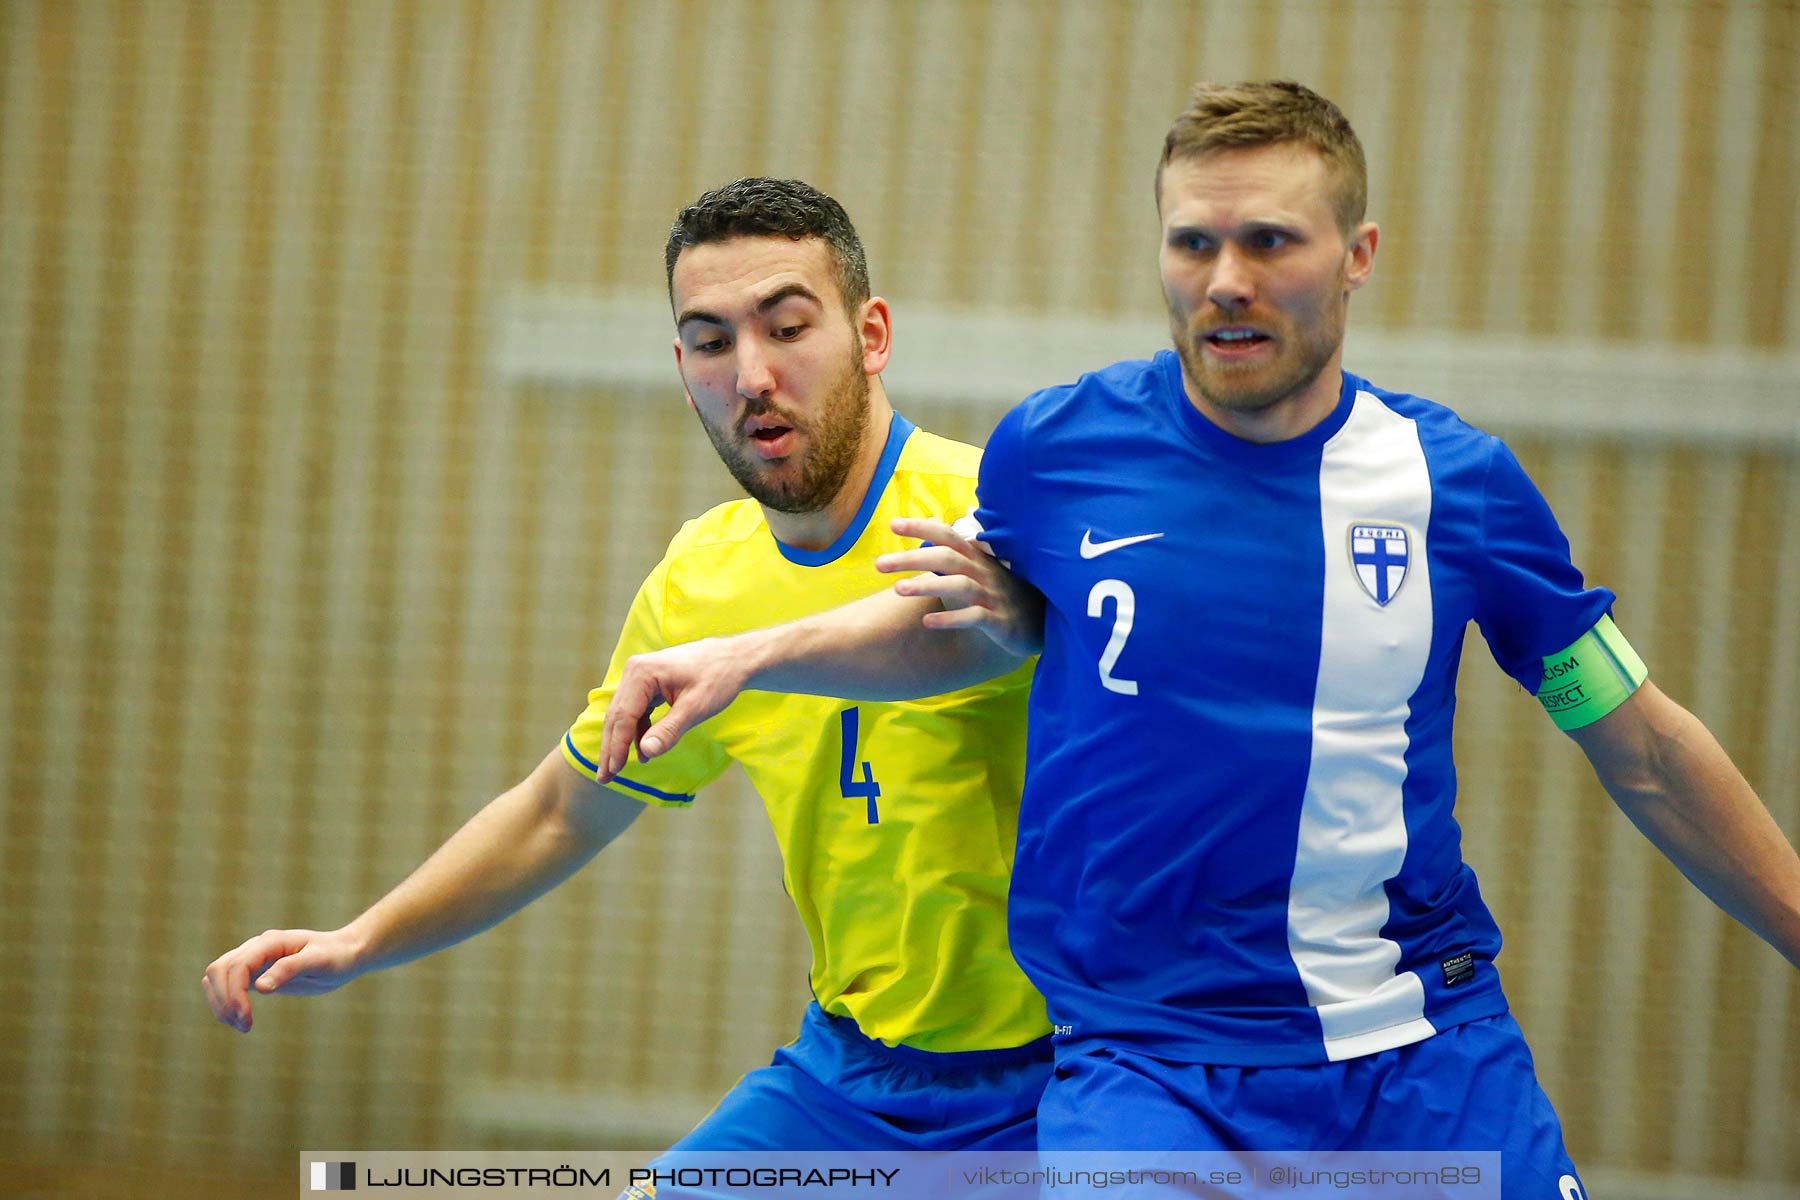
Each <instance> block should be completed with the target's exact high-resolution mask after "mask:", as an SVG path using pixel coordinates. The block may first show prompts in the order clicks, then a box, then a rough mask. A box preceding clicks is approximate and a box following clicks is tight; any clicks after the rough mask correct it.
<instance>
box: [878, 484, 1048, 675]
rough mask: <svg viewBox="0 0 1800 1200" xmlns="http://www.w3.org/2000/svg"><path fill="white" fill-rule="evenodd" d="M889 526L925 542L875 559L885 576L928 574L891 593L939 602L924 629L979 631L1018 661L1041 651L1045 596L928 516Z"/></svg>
mask: <svg viewBox="0 0 1800 1200" xmlns="http://www.w3.org/2000/svg"><path fill="white" fill-rule="evenodd" d="M889 527H890V528H891V529H892V530H893V531H894V532H895V533H897V534H900V535H901V536H902V537H913V538H918V539H920V540H921V541H923V542H925V543H927V544H926V545H923V546H920V547H919V548H918V549H916V550H897V551H894V552H893V553H891V554H884V555H882V556H881V557H880V558H878V559H876V560H875V568H876V570H878V571H882V572H884V573H887V574H893V573H895V572H899V571H923V572H926V574H923V575H914V576H911V577H909V578H906V579H901V580H899V581H897V582H896V583H895V584H894V591H895V593H896V594H898V595H901V596H931V597H935V598H936V599H937V600H939V601H940V602H942V604H943V606H944V608H943V611H941V612H932V613H927V614H925V617H924V624H925V627H926V628H927V629H979V630H980V631H981V632H982V633H984V634H986V635H987V636H988V637H989V638H990V639H992V640H993V642H994V644H995V645H997V646H999V647H1000V648H1001V649H1002V650H1005V651H1006V652H1007V653H1008V654H1011V655H1013V656H1014V657H1016V658H1021V659H1023V658H1029V657H1030V656H1032V655H1033V654H1036V653H1038V652H1039V651H1040V650H1042V649H1043V648H1044V597H1043V596H1042V594H1040V593H1039V592H1038V590H1037V589H1036V588H1034V587H1032V586H1031V585H1030V584H1028V583H1026V582H1025V581H1024V580H1022V579H1020V578H1018V577H1017V576H1016V575H1014V574H1013V573H1012V572H1011V571H1009V570H1007V569H1006V567H1005V566H1004V565H1003V564H1002V563H1001V562H1000V560H999V559H997V558H995V557H994V554H993V552H992V551H991V550H989V549H988V548H987V547H986V546H984V545H982V544H981V543H980V542H978V541H976V540H974V539H973V538H968V537H964V536H963V535H962V534H961V533H958V532H957V531H956V528H955V527H954V526H952V525H949V524H947V523H945V522H943V521H937V520H932V519H931V518H928V517H900V518H898V519H896V520H895V521H893V522H892V524H891V525H890V526H889Z"/></svg>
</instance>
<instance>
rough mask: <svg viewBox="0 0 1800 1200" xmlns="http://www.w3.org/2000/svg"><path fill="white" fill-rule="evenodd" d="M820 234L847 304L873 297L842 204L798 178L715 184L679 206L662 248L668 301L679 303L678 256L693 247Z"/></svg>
mask: <svg viewBox="0 0 1800 1200" xmlns="http://www.w3.org/2000/svg"><path fill="white" fill-rule="evenodd" d="M768 236H775V237H789V238H793V239H794V240H795V241H800V240H801V239H803V238H819V239H820V240H822V241H823V242H824V243H825V245H826V246H827V247H828V248H829V249H830V251H831V265H832V268H833V272H834V273H835V274H836V276H837V284H838V291H839V292H841V293H843V297H844V307H845V309H846V310H848V311H851V312H854V311H855V309H856V307H857V305H859V304H861V303H862V302H863V301H864V300H867V299H868V298H869V263H868V259H867V258H866V257H865V256H864V254H863V247H862V240H861V239H860V238H858V237H857V236H856V227H855V226H854V225H852V224H850V216H849V214H848V213H846V212H845V211H844V206H843V205H841V204H839V203H838V202H837V201H836V200H833V199H832V198H831V197H830V196H827V195H826V194H825V193H824V192H821V191H820V190H819V189H818V188H816V187H813V186H812V185H811V184H808V183H802V182H801V181H800V180H798V179H765V178H762V177H760V176H758V177H752V178H748V179H739V180H736V181H734V182H732V183H728V184H726V185H725V186H724V187H719V188H714V189H713V190H712V191H710V192H708V193H706V195H704V196H702V197H700V198H699V199H698V200H696V201H694V202H693V203H692V204H690V205H688V206H687V207H686V208H684V209H682V210H681V215H680V216H678V217H676V218H675V226H674V228H673V229H671V230H669V244H668V245H667V246H666V247H664V249H663V269H664V271H665V273H666V274H667V276H668V283H669V303H670V304H671V305H673V304H674V302H675V260H676V259H677V258H680V257H681V252H682V251H683V250H685V249H687V248H688V247H689V246H701V245H705V244H706V243H708V242H723V241H728V240H730V239H731V238H739V237H768Z"/></svg>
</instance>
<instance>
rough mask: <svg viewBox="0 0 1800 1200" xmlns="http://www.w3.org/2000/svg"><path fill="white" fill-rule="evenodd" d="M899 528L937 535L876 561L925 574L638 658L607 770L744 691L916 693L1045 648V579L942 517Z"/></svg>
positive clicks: (618, 698)
mask: <svg viewBox="0 0 1800 1200" xmlns="http://www.w3.org/2000/svg"><path fill="white" fill-rule="evenodd" d="M892 528H893V530H894V532H895V533H898V534H900V535H901V536H903V537H916V538H921V539H923V540H925V541H927V542H929V543H931V544H930V545H926V546H921V547H919V548H918V549H916V550H904V551H898V552H896V553H893V554H884V555H882V556H881V558H880V559H878V560H877V562H876V567H877V569H878V570H880V571H883V572H886V573H889V574H893V573H899V572H912V571H918V572H926V573H925V574H919V575H910V576H908V577H907V578H904V579H901V580H899V581H898V582H896V583H895V584H894V587H893V589H892V590H891V591H885V592H878V593H876V594H875V595H873V596H866V597H864V598H863V599H861V600H857V601H854V602H852V603H850V604H846V605H844V606H842V607H840V608H836V609H833V610H831V611H830V612H826V613H820V614H818V615H816V616H812V617H806V618H803V619H802V620H799V621H793V622H790V623H788V624H786V625H777V626H775V627H773V628H770V629H760V630H756V631H754V632H752V633H745V634H739V635H738V636H736V637H730V638H708V639H706V640H704V641H699V642H690V643H688V644H687V645H684V646H673V647H670V648H669V649H667V650H661V651H658V652H657V653H655V654H642V655H638V656H636V657H634V658H632V659H630V660H628V661H627V662H626V664H625V670H624V673H623V674H622V675H621V676H620V679H619V684H618V687H617V688H616V689H615V690H614V692H613V698H612V703H611V705H609V706H608V708H607V710H606V723H605V727H604V730H603V733H602V736H601V747H600V749H601V756H600V761H599V775H600V778H601V779H602V780H608V779H611V778H612V777H613V776H615V775H617V774H618V773H619V772H620V771H622V770H624V768H625V764H626V762H627V761H628V759H629V757H630V754H631V747H632V745H633V743H635V744H636V745H637V747H638V754H639V757H640V758H642V759H644V760H646V761H647V760H649V759H652V758H655V757H656V756H657V755H658V754H662V753H664V752H665V751H667V750H668V748H669V747H670V746H673V745H674V744H675V743H676V742H677V741H678V740H680V738H681V736H682V735H683V734H684V733H686V732H687V731H688V730H689V729H692V728H693V727H694V726H695V725H697V724H699V723H700V722H701V721H704V720H706V719H707V718H708V717H710V716H713V715H714V714H716V713H718V712H719V711H720V710H722V709H723V708H724V707H725V706H726V705H727V704H730V703H731V701H732V700H734V699H735V698H736V697H737V695H738V693H739V692H743V691H747V690H751V689H755V690H758V691H767V692H799V693H803V694H806V695H812V696H837V697H840V698H842V699H845V700H912V699H917V698H919V697H921V696H936V695H941V694H942V693H944V692H951V691H955V690H956V689H958V688H963V687H969V686H971V685H973V684H977V683H980V682H982V681H984V680H988V679H993V678H994V677H995V676H998V675H1004V674H1005V673H1006V672H1008V671H1010V670H1012V669H1013V668H1014V667H1016V666H1018V665H1019V664H1020V663H1021V662H1023V661H1024V660H1025V659H1027V658H1029V657H1030V656H1031V655H1033V654H1036V653H1037V652H1038V650H1039V649H1040V648H1041V647H1042V645H1043V629H1044V601H1043V597H1042V596H1040V595H1039V594H1038V592H1037V590H1036V589H1035V588H1033V587H1031V585H1030V584H1027V583H1025V582H1024V581H1023V580H1020V579H1019V578H1017V577H1016V576H1014V575H1013V574H1012V572H1010V571H1008V570H1007V569H1006V568H1005V567H1004V566H1002V565H1001V564H1000V563H999V562H997V561H995V559H994V557H993V556H992V555H990V554H989V553H987V551H986V549H985V548H984V547H982V546H981V545H980V544H979V543H977V542H974V541H971V540H970V539H967V538H965V537H963V536H962V535H961V534H959V533H957V532H956V531H955V530H954V529H952V528H951V527H950V526H949V525H947V524H945V523H944V522H942V521H933V520H927V519H922V518H911V517H903V518H901V519H899V520H896V521H894V522H893V525H892ZM665 703H666V704H668V705H669V711H668V712H667V713H665V714H664V715H663V718H662V720H660V721H658V722H656V724H655V725H654V726H652V725H651V723H650V720H649V716H650V713H651V712H652V711H653V710H654V709H655V708H656V707H657V706H658V705H660V704H665Z"/></svg>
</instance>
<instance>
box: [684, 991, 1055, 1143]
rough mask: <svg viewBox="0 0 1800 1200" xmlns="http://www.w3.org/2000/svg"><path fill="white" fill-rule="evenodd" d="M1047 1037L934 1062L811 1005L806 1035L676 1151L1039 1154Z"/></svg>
mask: <svg viewBox="0 0 1800 1200" xmlns="http://www.w3.org/2000/svg"><path fill="white" fill-rule="evenodd" d="M1050 1067H1051V1053H1050V1039H1049V1038H1048V1037H1044V1038H1040V1039H1039V1040H1037V1041H1035V1042H1030V1043H1027V1044H1026V1045H1023V1046H1018V1047H1014V1048H1012V1049H1007V1050H969V1051H963V1052H960V1053H954V1054H936V1053H932V1052H930V1051H926V1050H913V1049H911V1048H909V1047H906V1046H888V1045H885V1044H883V1043H881V1042H877V1041H875V1040H873V1039H872V1038H869V1037H867V1036H865V1035H864V1034H863V1032H862V1030H860V1029H858V1028H857V1027H856V1022H855V1021H852V1020H850V1019H849V1018H848V1017H834V1016H830V1015H828V1014H826V1013H825V1012H824V1011H823V1010H822V1009H820V1008H819V1006H818V1005H817V1004H816V1003H815V1004H811V1005H808V1006H807V1009H806V1016H805V1017H804V1018H803V1019H802V1020H801V1022H800V1036H799V1037H798V1038H796V1039H794V1041H793V1043H792V1044H791V1045H787V1046H783V1047H782V1048H781V1049H779V1050H777V1051H776V1052H775V1059H774V1061H773V1062H771V1063H770V1064H769V1065H768V1066H766V1067H762V1068H759V1069H758V1070H755V1071H752V1072H750V1073H749V1074H748V1075H746V1076H744V1077H743V1078H742V1079H740V1080H738V1083H737V1086H736V1087H734V1088H732V1089H731V1091H729V1092H727V1093H726V1095H725V1098H724V1099H723V1100H721V1101H719V1106H718V1107H717V1108H715V1109H713V1111H712V1114H711V1115H710V1116H708V1117H707V1118H706V1119H705V1120H704V1121H702V1122H700V1124H699V1125H697V1126H695V1128H694V1131H693V1132H692V1133H690V1134H688V1135H687V1136H686V1137H684V1138H682V1139H681V1140H680V1141H679V1142H676V1143H675V1145H673V1146H671V1147H670V1150H671V1151H672V1152H673V1151H678V1150H1035V1149H1036V1148H1037V1107H1038V1098H1039V1097H1040V1096H1041V1095H1042V1094H1043V1091H1044V1085H1045V1084H1046V1083H1048V1082H1049V1080H1050Z"/></svg>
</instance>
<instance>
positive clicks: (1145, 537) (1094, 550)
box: [1065, 529, 1162, 558]
mask: <svg viewBox="0 0 1800 1200" xmlns="http://www.w3.org/2000/svg"><path fill="white" fill-rule="evenodd" d="M1161 536H1162V534H1160V533H1140V534H1138V535H1137V536H1136V537H1122V538H1114V539H1113V540H1112V541H1110V542H1096V541H1094V540H1093V538H1094V531H1093V530H1091V529H1085V530H1083V531H1082V533H1081V557H1083V558H1099V557H1100V556H1101V555H1102V554H1111V553H1112V552H1113V551H1114V550H1123V549H1124V548H1125V547H1127V546H1135V545H1137V544H1138V543H1139V542H1148V541H1151V540H1153V539H1155V538H1159V537H1161ZM1065 544H1066V543H1065Z"/></svg>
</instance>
